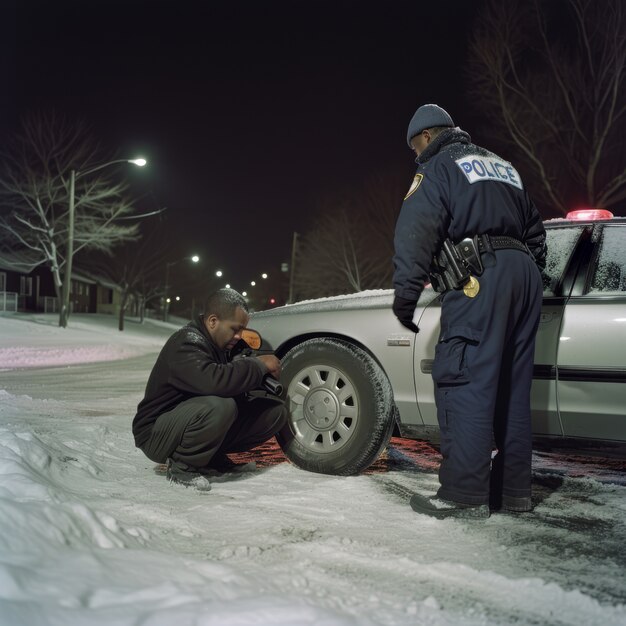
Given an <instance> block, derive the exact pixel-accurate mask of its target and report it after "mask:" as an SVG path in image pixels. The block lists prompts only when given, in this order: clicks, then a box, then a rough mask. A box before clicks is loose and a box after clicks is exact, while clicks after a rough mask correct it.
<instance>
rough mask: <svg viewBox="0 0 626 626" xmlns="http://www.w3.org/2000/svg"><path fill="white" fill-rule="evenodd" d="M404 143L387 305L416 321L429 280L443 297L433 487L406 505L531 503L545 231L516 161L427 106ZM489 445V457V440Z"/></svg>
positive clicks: (443, 507)
mask: <svg viewBox="0 0 626 626" xmlns="http://www.w3.org/2000/svg"><path fill="white" fill-rule="evenodd" d="M407 142H408V144H409V147H410V148H411V149H412V150H414V152H415V154H416V156H417V158H416V163H417V166H418V167H417V173H416V174H415V178H414V179H413V182H412V184H411V186H410V188H409V191H408V193H407V195H406V197H405V199H404V203H403V205H402V209H401V211H400V215H399V217H398V221H397V224H396V232H395V240H394V245H395V256H394V291H395V298H394V303H393V311H394V313H395V315H396V316H397V318H398V319H399V321H400V322H401V323H402V324H403V325H404V326H406V327H407V328H409V329H410V330H412V331H413V332H419V329H418V327H417V326H416V324H415V322H414V320H413V314H414V311H415V306H416V303H417V301H418V299H419V297H420V294H421V292H422V290H423V288H424V284H425V282H426V281H427V280H429V279H430V280H431V282H432V284H433V286H434V287H435V288H436V289H437V291H440V292H442V296H441V333H440V336H439V341H438V344H437V346H436V350H435V359H434V363H433V371H432V376H433V380H434V382H435V399H436V403H437V419H438V421H439V427H440V432H441V454H442V462H441V466H440V470H439V481H440V484H441V486H440V488H439V490H438V492H437V495H436V496H432V497H424V496H420V495H415V496H413V498H412V499H411V507H412V508H413V510H414V511H416V512H418V513H423V514H426V515H430V516H432V517H436V518H446V517H461V518H484V517H488V516H489V513H490V506H489V505H490V497H491V505H492V507H494V508H504V509H506V510H510V511H520V512H521V511H530V510H531V508H532V507H531V420H530V386H531V382H532V373H533V356H534V347H535V336H536V332H537V326H538V324H539V315H540V309H541V299H542V278H541V273H540V270H539V268H538V266H539V267H543V265H545V254H546V246H545V229H544V227H543V224H542V221H541V217H540V215H539V213H538V211H537V209H536V207H535V205H534V204H533V202H532V200H531V199H530V198H529V196H528V194H527V192H526V190H525V189H524V185H523V183H522V179H521V177H520V175H519V173H518V172H517V170H516V169H515V168H514V167H513V166H512V165H511V164H510V163H509V162H507V161H505V160H504V159H502V158H500V157H499V156H498V155H496V154H494V153H493V152H489V151H488V150H485V149H484V148H481V147H479V146H476V145H474V144H473V143H472V142H471V139H470V136H469V135H468V134H467V133H466V132H464V131H463V130H461V129H460V128H458V127H455V126H454V123H453V121H452V118H451V117H450V115H449V114H448V113H447V112H446V111H445V110H444V109H442V108H441V107H439V106H437V105H435V104H425V105H424V106H421V107H420V108H419V109H417V111H416V113H415V115H414V116H413V118H412V119H411V122H410V124H409V128H408V134H407ZM494 440H495V443H496V447H497V454H496V456H495V458H494V459H493V462H492V444H493V441H494Z"/></svg>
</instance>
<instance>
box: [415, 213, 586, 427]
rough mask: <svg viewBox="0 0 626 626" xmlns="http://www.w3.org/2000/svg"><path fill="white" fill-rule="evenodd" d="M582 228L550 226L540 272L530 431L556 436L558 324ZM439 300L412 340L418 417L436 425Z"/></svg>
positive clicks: (576, 226) (426, 423)
mask: <svg viewBox="0 0 626 626" xmlns="http://www.w3.org/2000/svg"><path fill="white" fill-rule="evenodd" d="M583 233H584V227H583V226H581V225H575V226H572V225H565V224H564V225H563V226H557V227H550V228H549V229H548V230H547V232H546V237H547V246H548V255H547V259H546V269H545V270H544V272H543V285H544V289H543V295H544V300H543V306H542V311H541V319H540V323H539V328H538V330H537V344H536V349H535V370H534V375H533V386H532V390H531V407H532V419H533V432H534V433H535V434H542V435H551V436H555V435H556V436H560V435H562V433H563V429H562V424H561V422H560V420H559V412H558V405H557V394H556V364H557V353H558V345H559V336H560V327H561V323H562V319H563V311H564V309H565V302H566V301H567V297H568V296H569V292H570V290H571V288H572V284H573V277H574V276H575V275H576V267H577V265H578V263H579V260H578V258H577V256H576V255H575V254H574V251H575V250H576V249H577V246H578V244H579V241H580V239H581V237H582V235H583ZM440 313H441V305H440V300H439V298H435V299H434V300H433V301H432V302H431V303H430V304H429V305H428V306H427V307H426V308H425V309H424V311H423V313H422V316H421V318H420V320H419V323H418V325H419V327H420V332H419V334H418V335H417V339H416V342H415V354H414V371H415V388H416V393H417V399H418V406H419V410H420V414H421V416H422V420H423V422H424V424H425V425H427V426H429V425H430V426H434V425H437V409H436V406H435V396H434V383H433V380H432V377H431V371H432V362H433V358H434V354H435V346H436V344H437V341H438V337H439V330H440V325H439V316H440Z"/></svg>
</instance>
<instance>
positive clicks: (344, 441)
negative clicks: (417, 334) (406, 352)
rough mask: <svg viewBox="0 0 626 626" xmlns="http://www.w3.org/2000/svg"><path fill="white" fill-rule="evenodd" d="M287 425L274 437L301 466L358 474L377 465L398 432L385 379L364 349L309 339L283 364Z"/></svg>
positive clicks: (332, 341) (345, 473) (389, 388)
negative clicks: (394, 428)
mask: <svg viewBox="0 0 626 626" xmlns="http://www.w3.org/2000/svg"><path fill="white" fill-rule="evenodd" d="M281 382H282V383H283V385H284V391H283V398H284V399H285V402H286V404H287V406H288V407H289V413H290V415H289V421H288V423H287V425H286V426H285V427H284V428H283V429H282V430H281V431H280V432H279V433H278V434H277V436H276V438H277V440H278V443H279V444H280V446H281V448H282V449H283V452H284V453H285V455H286V456H287V457H288V458H289V460H290V461H292V462H293V463H294V464H295V465H297V466H298V467H301V468H303V469H306V470H309V471H311V472H318V473H321V474H334V475H341V476H346V475H350V474H356V473H358V472H360V471H362V470H364V469H365V468H367V467H368V466H369V465H370V464H371V463H373V462H374V461H375V460H376V458H377V457H378V455H379V454H380V453H381V452H382V450H383V449H384V448H385V447H386V446H387V444H388V443H389V439H390V438H391V433H392V432H393V427H394V415H395V412H394V404H393V392H392V390H391V385H390V383H389V380H388V379H387V376H386V375H385V373H384V372H383V370H382V369H381V367H380V366H379V365H378V363H377V362H376V361H375V360H374V359H373V358H372V357H371V356H370V355H369V354H368V353H367V352H365V351H364V350H362V349H361V348H359V347H357V346H354V345H352V344H350V343H347V342H344V341H340V340H337V339H324V338H320V339H309V340H308V341H305V342H303V343H301V344H299V345H297V346H295V347H294V348H292V349H291V350H289V352H287V354H286V355H285V357H284V358H283V360H282V373H281Z"/></svg>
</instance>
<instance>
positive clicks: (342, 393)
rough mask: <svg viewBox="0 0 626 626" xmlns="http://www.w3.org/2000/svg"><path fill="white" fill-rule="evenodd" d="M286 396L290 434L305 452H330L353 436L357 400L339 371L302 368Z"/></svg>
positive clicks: (320, 367)
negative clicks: (288, 408) (289, 415)
mask: <svg viewBox="0 0 626 626" xmlns="http://www.w3.org/2000/svg"><path fill="white" fill-rule="evenodd" d="M287 395H288V397H289V400H290V410H291V423H292V429H293V431H294V435H295V437H296V439H297V440H298V441H299V443H300V444H301V445H302V446H304V447H305V448H307V449H308V450H311V451H315V452H316V453H318V454H319V453H322V454H324V453H329V452H334V451H335V450H338V449H339V448H341V447H343V446H344V445H345V444H346V443H347V442H348V441H349V440H350V438H351V437H352V435H353V434H354V432H355V430H356V426H357V423H358V419H359V398H358V394H357V391H356V387H355V386H354V383H353V382H352V381H351V380H350V379H349V378H348V377H347V376H346V375H345V374H344V373H343V372H342V371H341V370H339V369H337V368H334V367H329V366H327V365H312V366H310V367H306V368H304V369H302V370H300V371H299V372H298V373H297V374H296V375H295V376H294V377H293V379H292V381H291V383H290V384H289V388H288V390H287Z"/></svg>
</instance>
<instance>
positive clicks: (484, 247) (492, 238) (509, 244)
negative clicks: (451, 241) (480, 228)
mask: <svg viewBox="0 0 626 626" xmlns="http://www.w3.org/2000/svg"><path fill="white" fill-rule="evenodd" d="M476 239H477V240H478V251H479V252H480V253H481V254H482V253H483V252H490V250H489V246H491V249H492V250H504V249H505V248H510V249H512V250H521V251H522V252H528V248H527V247H526V245H525V244H523V243H522V242H521V241H520V240H519V239H515V238H514V237H507V236H506V235H478V237H477V238H476ZM463 241H466V240H465V239H464V240H463ZM463 241H462V242H461V243H459V244H457V247H458V246H460V245H461V244H462V243H463ZM470 241H473V240H470ZM485 241H486V242H487V243H485Z"/></svg>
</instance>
